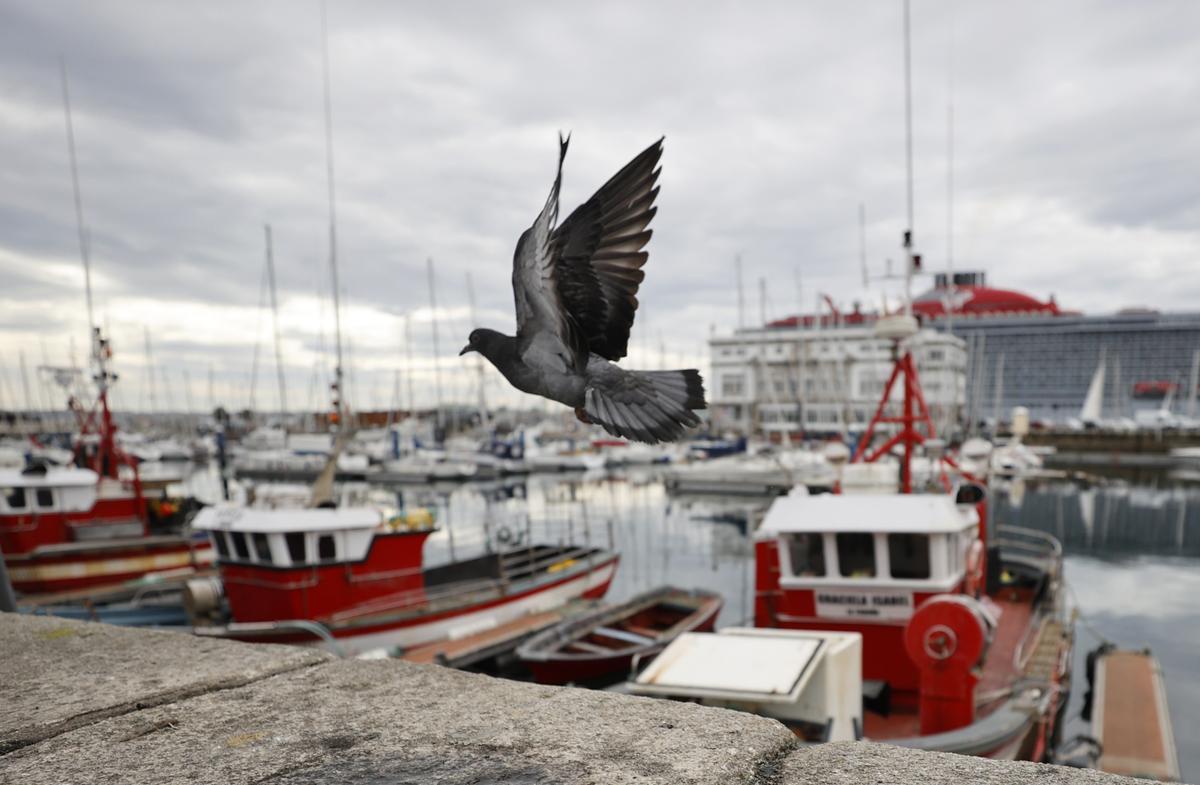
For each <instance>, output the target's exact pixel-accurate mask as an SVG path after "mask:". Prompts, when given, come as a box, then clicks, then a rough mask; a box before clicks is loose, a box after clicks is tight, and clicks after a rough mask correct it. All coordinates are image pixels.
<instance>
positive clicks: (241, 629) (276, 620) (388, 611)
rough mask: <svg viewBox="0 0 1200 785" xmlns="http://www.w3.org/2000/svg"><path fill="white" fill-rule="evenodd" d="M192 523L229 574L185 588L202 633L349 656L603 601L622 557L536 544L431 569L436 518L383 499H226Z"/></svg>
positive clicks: (406, 646) (221, 570)
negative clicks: (429, 548)
mask: <svg viewBox="0 0 1200 785" xmlns="http://www.w3.org/2000/svg"><path fill="white" fill-rule="evenodd" d="M193 526H194V527H195V528H196V529H198V530H200V531H204V532H206V533H207V534H208V536H209V537H210V538H211V540H212V543H213V546H214V547H215V549H216V554H217V558H216V565H217V571H218V576H216V577H210V578H204V579H196V580H193V581H190V582H189V583H188V584H187V586H186V587H185V590H184V601H185V605H186V606H187V607H188V608H189V612H190V614H191V616H192V619H193V622H194V624H195V625H196V626H195V629H194V631H195V632H196V633H197V634H200V635H206V636H215V637H225V638H235V639H238V640H244V641H258V642H272V643H279V642H287V643H301V644H312V645H320V646H324V647H325V648H327V649H329V650H331V651H334V652H337V653H342V654H359V653H363V652H366V651H373V650H378V649H389V650H397V649H400V650H403V649H409V648H412V647H414V646H419V645H422V644H426V643H430V642H432V641H436V640H440V639H445V638H453V637H458V636H462V635H467V634H471V633H474V632H479V631H481V630H485V629H488V628H490V627H494V626H497V625H500V624H504V623H508V622H511V621H513V620H515V619H518V618H521V617H522V616H525V615H527V614H529V613H535V612H540V611H545V610H549V609H551V608H555V607H558V606H561V605H563V604H565V603H567V602H569V601H571V600H574V599H578V598H587V599H599V598H601V597H603V596H604V594H605V593H606V592H607V590H608V586H609V584H610V583H611V582H612V579H613V575H614V574H615V572H616V568H617V562H618V557H617V555H616V554H615V553H613V552H611V551H610V550H603V549H600V548H593V547H582V546H572V545H565V546H564V545H549V544H528V545H522V546H521V547H519V548H513V549H509V550H505V551H499V552H492V553H487V554H484V555H482V556H478V557H475V558H470V559H463V560H458V561H451V562H449V563H446V564H439V565H435V566H431V567H427V566H425V565H424V560H423V557H424V554H423V551H424V544H425V542H426V540H427V539H428V538H429V536H430V535H431V534H433V533H434V531H436V525H435V523H434V522H433V520H432V518H431V517H429V516H415V517H414V516H409V515H404V514H401V513H398V512H397V511H395V510H389V509H386V508H384V507H373V506H360V507H346V508H336V507H317V508H307V509H256V508H247V507H237V506H232V505H220V506H216V507H209V508H205V509H204V510H201V511H200V513H199V514H198V515H197V516H196V518H195V520H194V521H193Z"/></svg>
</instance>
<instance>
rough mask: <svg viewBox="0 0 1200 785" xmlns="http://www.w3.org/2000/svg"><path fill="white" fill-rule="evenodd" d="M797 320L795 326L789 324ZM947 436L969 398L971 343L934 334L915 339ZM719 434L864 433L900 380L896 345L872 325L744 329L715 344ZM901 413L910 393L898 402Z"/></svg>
mask: <svg viewBox="0 0 1200 785" xmlns="http://www.w3.org/2000/svg"><path fill="white" fill-rule="evenodd" d="M790 321H792V322H795V321H796V320H794V319H793V320H790ZM907 343H908V345H909V346H910V347H911V349H912V352H913V359H914V360H915V361H916V364H917V369H918V373H919V374H920V377H921V388H922V391H923V393H924V396H925V402H926V404H927V405H928V406H929V410H930V415H931V416H932V418H933V421H934V425H935V427H936V428H937V430H938V433H939V435H940V434H941V433H943V432H945V431H946V430H947V429H948V428H951V427H953V425H954V424H956V423H957V422H958V419H959V416H960V414H961V413H962V407H963V402H964V400H965V398H966V368H967V354H966V344H965V342H964V341H962V339H960V338H956V337H954V336H952V335H947V334H945V333H941V332H937V331H934V330H928V329H925V330H921V331H919V332H918V333H916V334H915V335H914V336H913V337H912V338H910V339H908V341H907ZM709 352H710V354H711V360H712V384H711V390H710V393H709V397H710V404H709V408H710V412H711V419H712V423H713V426H714V427H715V428H717V429H720V430H725V429H732V430H736V431H740V432H742V433H762V434H768V435H769V434H780V435H787V434H795V433H797V432H804V433H812V434H831V433H842V434H847V433H854V432H861V431H862V430H864V429H865V428H866V426H867V423H868V422H870V420H871V416H872V415H873V414H874V413H875V409H876V407H877V406H878V405H879V398H880V396H881V395H882V394H883V388H884V386H885V385H886V384H887V380H888V377H889V376H890V375H891V372H892V364H893V356H892V342H891V341H888V340H885V339H882V338H879V337H877V336H876V335H875V331H874V325H873V324H869V323H868V324H855V325H852V326H832V325H829V326H815V325H814V320H813V319H812V318H811V317H806V318H804V319H802V320H800V322H799V324H798V325H797V324H791V325H788V326H768V327H766V328H750V329H740V330H737V331H736V332H735V333H734V334H733V335H731V336H719V337H717V336H715V337H713V338H711V339H709ZM890 400H891V401H892V402H893V408H894V412H893V413H894V414H899V413H900V406H901V404H902V402H903V385H901V384H896V385H894V386H893V389H892V396H891V399H890Z"/></svg>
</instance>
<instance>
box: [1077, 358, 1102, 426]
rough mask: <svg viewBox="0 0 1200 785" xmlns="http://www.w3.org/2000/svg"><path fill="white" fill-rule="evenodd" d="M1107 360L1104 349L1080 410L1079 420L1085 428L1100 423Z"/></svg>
mask: <svg viewBox="0 0 1200 785" xmlns="http://www.w3.org/2000/svg"><path fill="white" fill-rule="evenodd" d="M1106 368H1107V362H1106V361H1105V358H1104V352H1103V350H1102V351H1101V352H1100V362H1099V364H1098V365H1097V366H1096V372H1095V373H1094V374H1093V375H1092V383H1091V384H1089V385H1088V390H1087V395H1086V396H1084V399H1083V408H1082V409H1080V410H1079V422H1080V423H1081V425H1082V426H1083V427H1085V428H1094V427H1096V426H1097V425H1099V424H1100V414H1101V408H1102V406H1103V403H1104V376H1105V373H1106Z"/></svg>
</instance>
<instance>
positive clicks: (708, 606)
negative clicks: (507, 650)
mask: <svg viewBox="0 0 1200 785" xmlns="http://www.w3.org/2000/svg"><path fill="white" fill-rule="evenodd" d="M693 598H697V599H698V600H699V604H698V605H697V606H696V608H695V610H693V611H692V612H691V613H690V614H689V615H687V616H685V617H683V618H682V619H680V620H679V621H678V622H675V623H673V624H672V626H671V627H670V629H669V631H665V632H663V633H661V635H662V637H661V638H657V639H654V640H648V641H647V642H646V643H644V644H642V645H633V646H628V645H627V646H623V647H621V648H619V649H616V650H614V651H612V652H611V653H598V652H597V653H588V654H584V653H579V652H570V651H562V648H563V647H567V648H570V647H571V645H572V641H577V640H579V639H582V638H586V637H587V636H588V635H589V634H591V633H593V632H596V631H598V630H602V629H604V628H606V627H608V626H609V625H613V626H617V627H619V626H620V624H621V622H622V621H627V620H629V619H630V618H633V617H635V616H637V615H638V614H639V613H640V612H646V611H648V610H652V609H653V608H654V607H655V606H656V605H658V604H659V603H670V602H671V601H672V600H681V601H688V600H691V599H693ZM722 604H723V603H722V601H721V598H720V597H719V596H718V595H715V594H710V593H707V592H698V591H697V592H688V591H686V590H683V589H671V588H670V587H666V588H664V589H657V590H653V591H650V592H646V593H645V594H642V595H640V596H638V597H635V598H634V599H632V600H630V601H628V602H626V603H622V604H621V605H617V606H615V607H608V608H601V609H599V610H597V611H594V612H592V613H588V614H586V615H584V616H582V617H580V618H577V619H571V620H568V621H566V622H563V623H562V624H560V625H558V626H556V627H554V628H551V629H550V630H547V631H545V632H543V633H540V634H539V635H537V636H536V637H535V638H533V639H531V640H529V641H527V642H526V643H525V644H523V645H522V646H521V647H520V648H519V649H518V650H517V656H518V658H520V660H521V662H522V663H524V665H525V666H526V667H527V668H529V671H530V672H531V673H532V674H533V677H534V679H535V680H536V681H537V682H538V683H539V684H560V685H561V684H599V683H602V682H611V681H614V680H616V679H621V678H624V677H626V676H628V675H629V673H630V672H631V671H632V670H633V668H634V667H635V666H642V665H646V664H647V663H649V662H650V661H651V660H653V659H654V658H655V657H656V656H658V654H659V653H661V652H662V650H663V649H665V648H666V647H667V645H668V644H670V643H671V641H673V640H674V639H675V638H676V637H678V636H679V635H680V634H682V633H684V632H712V630H713V627H714V626H715V625H716V621H717V615H718V614H719V613H720V612H721V607H722ZM672 622H674V620H672ZM609 632H610V634H611V633H612V632H613V631H611V630H610V631H609ZM616 632H617V633H619V632H620V630H617V631H616Z"/></svg>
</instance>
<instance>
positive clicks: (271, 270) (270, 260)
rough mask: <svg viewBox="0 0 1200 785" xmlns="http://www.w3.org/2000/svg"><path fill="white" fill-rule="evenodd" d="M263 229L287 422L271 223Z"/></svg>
mask: <svg viewBox="0 0 1200 785" xmlns="http://www.w3.org/2000/svg"><path fill="white" fill-rule="evenodd" d="M263 229H264V230H265V231H266V237H267V283H268V285H269V286H270V289H271V322H272V324H273V325H274V328H275V373H276V375H278V377H279V413H280V414H281V415H282V416H283V420H284V422H285V423H286V422H287V411H288V405H287V382H286V381H285V379H284V375H283V347H282V345H281V344H280V340H279V299H278V297H277V295H276V292H275V253H274V250H273V247H272V244H271V225H270V224H266V225H265V226H264V227H263Z"/></svg>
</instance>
